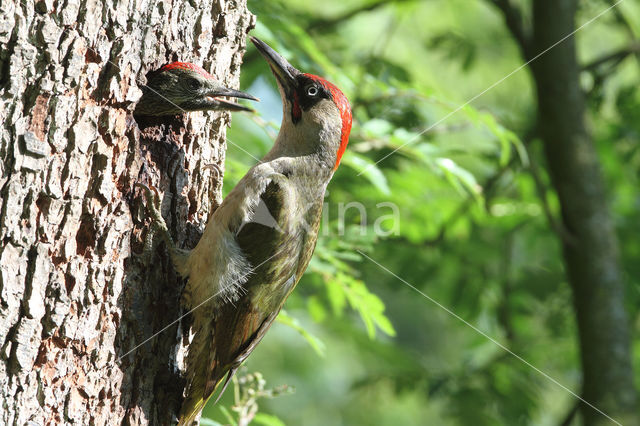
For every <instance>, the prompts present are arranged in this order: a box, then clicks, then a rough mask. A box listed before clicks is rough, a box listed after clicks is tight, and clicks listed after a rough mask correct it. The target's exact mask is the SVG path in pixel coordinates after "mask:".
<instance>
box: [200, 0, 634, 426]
mask: <svg viewBox="0 0 640 426" xmlns="http://www.w3.org/2000/svg"><path fill="white" fill-rule="evenodd" d="M608 5H609V3H607V2H605V1H599V0H591V1H583V2H581V9H580V13H579V19H580V21H581V22H585V21H587V20H588V19H590V18H591V17H593V16H595V15H596V14H597V13H599V12H600V11H601V10H602V9H603V8H605V7H607V6H608ZM368 6H370V7H368ZM249 8H250V10H251V11H252V12H253V13H255V14H256V15H257V18H258V24H257V28H256V29H255V30H254V31H253V34H254V35H256V36H258V37H259V38H261V39H263V40H265V41H266V42H268V43H269V44H270V45H271V46H272V47H274V48H275V49H276V50H277V51H279V52H280V53H282V54H283V55H284V56H285V57H287V58H288V59H289V60H290V61H291V63H292V64H294V65H295V66H297V67H298V68H299V69H301V70H303V71H306V72H311V73H314V74H318V75H322V76H325V77H327V78H328V79H329V80H331V81H332V82H334V83H335V84H336V85H338V86H339V87H340V88H341V89H343V91H344V92H345V94H346V95H347V97H348V98H349V99H350V100H351V103H352V107H353V111H354V127H353V130H352V136H351V140H350V144H349V148H348V152H347V154H346V155H345V157H344V159H343V161H342V165H341V167H340V168H339V170H338V172H337V173H336V176H335V177H334V180H333V181H332V183H331V184H330V187H329V195H328V197H327V200H326V202H327V205H326V213H327V221H326V222H325V223H324V224H323V228H322V237H321V239H320V241H319V242H318V247H317V249H316V254H315V256H314V259H313V261H312V263H311V265H310V267H309V269H308V271H307V273H306V275H305V276H304V277H303V279H302V280H301V282H300V284H299V285H298V287H297V289H296V291H295V292H294V293H293V295H292V296H291V297H290V298H289V300H288V302H287V304H286V311H287V312H286V316H282V317H281V321H280V322H279V323H277V324H275V325H274V326H273V328H272V329H271V331H270V332H269V334H268V335H267V337H266V338H265V339H264V341H263V342H262V343H261V345H260V346H259V347H258V348H257V349H256V350H255V352H254V353H253V354H252V356H251V357H250V359H249V361H248V362H247V368H248V370H249V371H260V372H261V373H262V374H263V376H264V378H265V379H266V381H267V383H268V385H267V386H278V385H282V384H286V385H288V386H291V387H293V388H295V391H294V392H293V393H287V394H286V395H281V396H278V397H277V398H273V399H262V400H260V401H259V404H260V413H261V414H260V415H259V416H258V417H257V418H256V420H255V421H254V423H255V424H272V425H279V424H283V423H284V424H288V425H369V424H375V425H393V426H395V425H398V424H402V425H423V424H438V425H467V424H474V425H496V424H509V425H513V424H522V425H528V424H535V425H557V424H560V423H561V422H562V420H563V419H564V418H565V417H566V416H567V414H568V413H569V412H570V411H571V410H572V408H573V407H574V406H575V404H576V400H575V398H574V397H572V396H571V395H570V394H569V393H567V392H566V391H565V390H563V389H562V388H560V387H559V386H557V385H556V384H554V383H552V382H551V381H550V380H548V379H547V378H545V377H543V376H542V375H541V374H539V373H537V372H536V371H534V370H533V369H532V368H530V367H529V366H527V365H525V364H524V363H523V362H521V361H520V360H518V359H516V358H515V357H513V356H511V355H509V354H508V353H507V352H506V351H505V350H503V349H501V348H500V347H498V346H497V345H496V344H495V343H493V342H491V341H490V340H489V339H488V338H487V337H485V336H483V335H481V334H480V333H478V332H476V331H474V330H473V329H472V328H471V327H469V326H468V325H466V324H464V323H463V320H464V321H468V322H469V323H470V324H472V325H474V326H475V327H477V328H478V329H479V330H481V331H482V332H483V333H486V335H488V336H491V337H492V338H494V339H495V340H497V341H499V342H501V343H502V344H503V345H504V346H506V347H508V348H509V349H510V350H512V351H513V352H515V353H516V354H518V355H519V356H521V357H522V358H524V359H526V360H527V361H528V362H530V363H531V364H533V365H535V366H537V367H539V368H540V369H541V370H543V371H544V372H545V373H547V374H548V375H549V376H551V377H553V378H554V379H556V380H558V381H559V382H560V383H562V384H564V385H566V386H567V387H568V388H570V389H573V390H575V391H576V392H579V388H580V380H581V378H580V362H579V353H578V346H577V335H576V326H575V321H574V316H573V310H572V300H571V293H570V290H569V287H568V284H567V283H566V279H565V275H564V271H563V264H562V258H561V247H560V244H559V240H558V237H557V235H556V233H554V229H553V225H552V223H550V220H549V216H552V217H558V216H559V212H558V206H557V201H556V199H555V195H554V193H553V191H552V190H551V189H550V184H549V178H548V176H547V175H546V174H545V170H544V167H543V165H541V164H539V163H540V162H542V161H543V160H542V155H541V153H540V150H541V146H540V144H539V142H538V141H537V140H536V139H535V137H533V134H532V128H533V126H534V124H535V104H534V102H535V96H534V93H533V90H534V88H533V86H532V82H531V78H530V75H529V71H528V70H527V69H526V68H525V69H522V70H521V71H519V72H517V73H515V74H514V75H512V76H511V77H509V78H508V79H506V80H505V81H503V82H501V83H500V84H499V85H497V86H496V87H495V88H493V89H492V90H490V91H488V92H487V93H484V94H483V95H482V96H480V97H478V98H477V99H474V100H473V102H472V103H471V104H469V105H465V106H464V107H463V108H459V107H460V106H461V105H464V104H465V103H466V102H467V101H468V100H469V99H471V98H474V97H475V96H476V95H478V94H479V93H481V92H483V91H484V90H485V89H486V88H487V87H489V86H491V85H492V84H493V83H495V82H498V81H500V79H502V78H503V77H504V76H506V75H508V74H509V73H510V72H512V71H513V70H514V69H516V68H517V67H519V66H520V65H521V64H522V60H521V57H520V54H519V52H518V49H517V47H516V45H515V44H514V42H513V40H512V38H511V35H510V34H509V33H508V31H507V30H506V28H505V26H504V23H503V20H502V17H501V16H500V15H499V14H498V13H497V12H496V11H495V10H494V9H493V8H492V7H491V6H490V5H489V4H488V2H487V1H484V0H432V1H407V0H405V1H402V0H396V1H384V2H381V1H368V2H367V1H360V2H344V1H336V0H324V1H323V2H322V3H321V4H319V3H318V2H307V1H302V0H287V1H285V0H279V1H275V0H271V1H268V2H265V1H260V0H250V1H249ZM360 9H362V10H361V11H360V12H359V13H353V14H352V13H350V12H351V11H356V10H360ZM619 11H620V13H621V14H622V15H623V16H624V17H625V19H626V20H627V24H628V25H627V26H624V25H621V24H620V21H619V20H618V19H616V17H615V16H614V14H609V15H607V16H604V17H603V18H602V19H600V20H598V21H597V22H595V23H593V24H592V25H590V26H588V27H587V28H585V29H584V30H583V31H581V32H580V33H579V34H578V35H577V40H578V46H579V50H580V59H581V60H582V62H583V63H589V62H590V61H592V60H594V59H596V58H599V57H601V56H603V55H606V54H608V53H610V52H611V51H615V49H616V48H618V47H621V46H624V45H626V43H627V42H628V40H629V32H632V33H633V34H634V35H635V37H636V38H637V37H638V35H639V34H640V6H639V5H638V4H637V3H634V2H625V3H624V4H622V5H621V6H620V9H619ZM341 18H342V19H341ZM581 22H578V25H579V24H580V23H581ZM245 61H246V63H245V65H244V66H243V73H242V84H241V86H242V88H243V89H246V90H248V91H249V92H250V93H252V94H254V95H256V96H258V97H260V98H261V99H262V102H261V103H260V104H258V105H257V109H258V114H257V115H256V116H251V115H243V114H236V115H234V120H233V126H232V128H231V130H230V131H229V140H230V142H229V150H228V153H227V160H226V167H227V171H226V174H225V192H228V191H229V189H230V188H233V185H234V184H235V183H236V182H237V181H238V180H239V179H240V178H241V177H242V176H243V174H244V173H245V172H246V171H247V170H248V168H249V167H251V166H252V165H253V164H254V163H255V160H254V159H253V158H252V157H251V156H250V155H248V154H247V152H248V153H250V154H251V155H253V156H255V157H258V158H259V157H261V156H262V155H264V154H265V153H266V152H267V151H268V149H269V148H270V147H271V144H272V140H273V137H274V135H275V134H276V133H277V128H278V126H279V122H280V111H281V106H280V105H281V102H280V99H279V95H278V93H277V90H276V88H275V82H274V80H273V78H272V77H271V75H270V72H269V70H268V67H267V66H266V65H265V63H264V61H262V60H261V58H260V57H259V55H258V54H257V52H256V51H255V49H253V48H252V47H251V46H250V47H248V52H247V54H246V57H245ZM639 64H640V56H633V55H630V56H629V57H627V58H626V59H625V60H624V61H622V62H621V63H620V64H618V65H617V66H616V67H615V68H613V69H612V70H611V71H602V70H597V71H596V72H584V74H583V78H584V81H583V86H584V90H585V91H586V92H587V93H588V94H589V102H590V104H589V105H590V110H589V120H590V127H591V128H592V131H593V133H594V137H595V139H596V142H597V146H598V150H599V153H600V157H601V161H602V165H603V168H604V172H605V176H606V180H607V184H608V188H609V196H610V203H611V205H612V209H613V212H614V218H615V223H616V226H617V230H618V231H619V237H620V241H621V251H622V256H623V261H624V272H625V274H626V278H627V283H628V289H627V294H628V309H629V313H630V316H631V319H632V324H633V326H632V331H633V332H634V334H637V331H638V328H639V326H640V322H639V321H638V301H639V292H638V290H639V288H640V287H639V283H640V263H639V262H638V259H639V257H640V242H639V240H638V238H637V236H638V235H640V234H639V231H640V220H639V219H640V191H639V189H638V188H639V182H638V180H639V174H638V170H640V149H639V144H638V135H639V132H640V113H639V111H640V89H639V87H640V86H639V85H638V77H639ZM449 114H451V115H450V116H448V115H449ZM443 118H445V119H444V120H442V121H440V120H441V119H443ZM408 142H410V143H409V144H408V145H407V146H404V144H405V143H408ZM401 146H403V147H402V148H401V149H399V150H398V151H397V152H396V153H395V154H394V155H391V156H390V157H388V158H386V159H385V160H384V161H382V162H380V163H379V164H377V165H375V166H373V164H374V162H375V161H377V160H379V159H381V158H383V157H384V156H386V155H387V154H390V153H392V152H393V151H394V150H395V149H397V148H399V147H401ZM367 166H371V167H370V168H368V169H367V171H366V172H365V173H363V174H361V175H360V174H359V173H360V172H361V171H362V170H363V169H364V168H365V167H367ZM351 201H357V202H359V203H362V205H363V206H365V207H366V215H367V217H366V226H365V228H362V227H361V225H360V223H361V219H362V217H361V215H360V213H359V211H358V210H357V209H355V208H352V209H348V210H347V212H346V215H345V220H344V222H341V221H339V220H338V219H339V213H340V209H341V208H343V206H344V205H345V204H346V203H349V202H351ZM379 203H393V204H395V205H396V206H397V207H398V212H399V217H398V221H397V222H396V221H393V220H391V219H389V218H387V219H386V220H382V221H381V222H380V223H382V227H383V230H386V231H388V232H385V234H387V233H391V231H393V230H396V229H397V231H398V232H394V233H391V235H384V236H380V235H376V233H375V232H374V224H375V223H376V220H378V219H379V218H381V217H383V216H385V215H389V214H390V209H389V208H386V207H381V206H380V205H379ZM341 206H342V207H341ZM394 226H397V228H394ZM360 252H362V253H364V254H365V255H366V256H370V257H371V258H373V259H375V260H376V261H377V262H379V263H381V264H382V265H384V267H385V268H388V269H389V270H390V271H392V272H393V273H394V274H397V275H398V276H399V277H401V278H402V279H403V280H406V282H408V283H410V284H412V285H414V286H415V287H416V288H417V289H419V290H420V291H423V292H424V293H425V294H426V295H428V297H429V298H432V300H429V299H427V298H425V297H423V296H421V295H420V294H418V293H417V292H415V291H414V290H412V289H411V288H410V287H409V286H408V285H406V284H405V283H403V282H402V281H401V280H399V279H398V278H396V277H394V276H393V275H391V274H390V273H388V272H386V271H384V270H383V269H381V268H380V267H379V266H377V265H376V264H374V263H373V262H371V261H370V260H368V259H367V258H366V257H365V256H364V255H362V254H360ZM438 304H441V305H442V306H438ZM443 307H446V308H447V309H450V310H451V311H452V312H453V313H455V315H458V316H459V318H456V317H455V316H453V315H451V314H450V313H448V312H446V311H445V310H444V309H443ZM639 343H640V340H638V339H636V340H635V341H634V346H635V347H636V349H638V345H639ZM635 354H636V359H635V361H634V362H635V367H636V368H635V371H636V372H638V371H640V365H639V364H640V363H639V361H640V360H639V359H638V354H640V350H635ZM636 382H638V380H636ZM232 404H233V392H227V394H226V395H225V396H224V397H223V399H222V400H221V402H220V403H219V405H218V406H216V407H213V406H212V405H210V406H209V407H208V408H207V409H206V410H205V416H204V417H207V418H210V419H215V420H216V421H217V422H221V423H223V424H225V423H228V422H232V421H233V418H234V414H233V412H230V411H229V407H231V405H232ZM225 407H226V408H225ZM223 411H227V415H225V414H224V413H223ZM229 416H230V417H231V418H229ZM207 422H209V424H215V421H213V420H207ZM205 424H206V423H205Z"/></svg>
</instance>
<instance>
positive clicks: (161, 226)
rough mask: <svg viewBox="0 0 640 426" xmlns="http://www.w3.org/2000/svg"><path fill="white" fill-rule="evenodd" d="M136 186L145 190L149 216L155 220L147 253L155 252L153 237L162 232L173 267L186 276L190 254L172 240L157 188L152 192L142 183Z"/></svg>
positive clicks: (148, 238) (146, 246)
mask: <svg viewBox="0 0 640 426" xmlns="http://www.w3.org/2000/svg"><path fill="white" fill-rule="evenodd" d="M135 186H136V187H138V188H141V189H142V190H143V192H144V196H145V199H146V201H147V209H148V210H149V214H150V216H151V218H152V219H153V223H152V225H151V226H152V227H153V228H152V229H151V230H150V231H149V234H148V235H147V241H145V247H144V251H145V253H146V252H151V251H153V237H154V235H155V234H156V232H157V231H160V236H161V237H162V239H163V240H164V243H165V244H166V245H167V249H168V250H169V255H170V256H171V260H172V261H173V265H174V266H175V268H176V270H177V271H178V272H179V273H180V274H181V275H182V274H184V270H185V262H186V260H187V256H188V254H189V252H188V251H186V250H182V249H179V248H178V247H176V245H175V243H174V242H173V238H171V234H170V233H169V228H168V227H167V224H166V222H165V221H164V218H163V217H162V213H161V212H160V201H159V198H158V191H157V190H156V189H155V188H153V187H151V188H152V189H153V190H152V189H150V188H149V187H148V186H147V185H145V184H143V183H140V182H136V183H135Z"/></svg>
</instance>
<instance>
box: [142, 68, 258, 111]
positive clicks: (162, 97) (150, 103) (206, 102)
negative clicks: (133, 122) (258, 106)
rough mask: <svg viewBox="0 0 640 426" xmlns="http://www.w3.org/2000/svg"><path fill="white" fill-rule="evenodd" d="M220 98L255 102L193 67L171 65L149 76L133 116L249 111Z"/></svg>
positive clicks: (246, 95)
mask: <svg viewBox="0 0 640 426" xmlns="http://www.w3.org/2000/svg"><path fill="white" fill-rule="evenodd" d="M220 96H230V97H234V98H244V99H251V100H254V101H257V100H258V99H257V98H255V97H253V96H251V95H250V94H248V93H244V92H241V91H239V90H234V89H229V88H227V87H224V86H222V85H221V84H219V83H218V82H217V81H216V79H215V78H214V77H213V76H212V75H211V74H209V73H208V72H207V71H205V70H204V69H203V68H202V67H200V66H198V65H196V64H192V63H189V62H172V63H170V64H166V65H164V66H162V67H161V68H160V69H159V70H156V71H153V72H152V73H150V74H149V75H148V77H147V84H146V85H145V86H143V87H142V97H141V98H140V100H139V101H138V104H137V105H136V109H135V111H134V114H136V115H156V116H158V115H160V116H162V115H176V114H182V113H183V112H189V111H212V110H230V111H251V108H247V107H245V106H243V105H240V104H236V103H234V102H228V101H225V100H222V99H220Z"/></svg>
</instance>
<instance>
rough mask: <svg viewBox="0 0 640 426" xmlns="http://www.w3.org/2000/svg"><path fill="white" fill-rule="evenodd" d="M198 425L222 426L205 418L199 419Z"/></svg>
mask: <svg viewBox="0 0 640 426" xmlns="http://www.w3.org/2000/svg"><path fill="white" fill-rule="evenodd" d="M200 425H201V426H224V425H223V424H222V423H218V422H216V421H215V420H213V419H209V418H206V417H201V418H200Z"/></svg>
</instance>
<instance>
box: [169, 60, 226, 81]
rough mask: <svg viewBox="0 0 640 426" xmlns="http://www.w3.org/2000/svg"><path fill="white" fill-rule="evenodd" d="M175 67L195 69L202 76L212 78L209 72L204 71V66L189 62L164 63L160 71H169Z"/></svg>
mask: <svg viewBox="0 0 640 426" xmlns="http://www.w3.org/2000/svg"><path fill="white" fill-rule="evenodd" d="M175 69H178V70H189V71H195V72H197V73H198V74H200V75H201V76H203V77H204V78H214V77H213V76H212V75H211V74H209V73H208V72H207V71H205V69H204V68H202V67H201V66H199V65H196V64H192V63H191V62H172V63H170V64H167V65H164V66H163V67H162V68H160V71H170V70H175Z"/></svg>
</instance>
